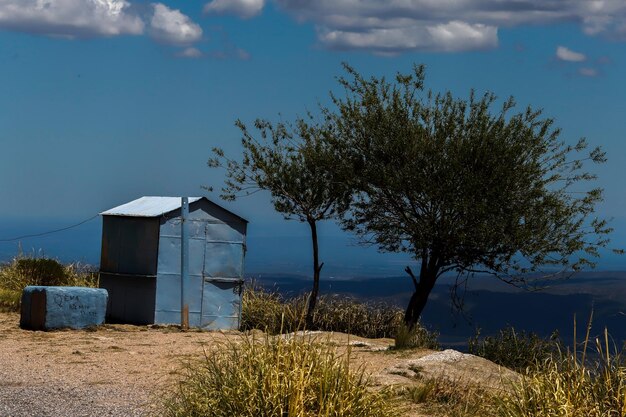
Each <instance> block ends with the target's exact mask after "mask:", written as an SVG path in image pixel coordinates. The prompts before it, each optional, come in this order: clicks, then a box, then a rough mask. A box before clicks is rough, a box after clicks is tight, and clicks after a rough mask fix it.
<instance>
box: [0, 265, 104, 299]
mask: <svg viewBox="0 0 626 417" xmlns="http://www.w3.org/2000/svg"><path fill="white" fill-rule="evenodd" d="M29 285H62V286H76V287H97V286H98V273H97V272H94V271H93V268H92V267H90V266H88V265H83V264H79V263H72V264H68V265H63V264H61V263H60V262H59V261H57V260H56V259H51V258H45V257H40V258H37V257H34V256H25V255H22V254H20V255H18V256H16V257H15V258H14V259H13V260H12V261H11V262H9V263H6V264H4V265H0V309H3V310H10V311H17V310H19V306H20V298H21V294H22V290H23V289H24V287H27V286H29Z"/></svg>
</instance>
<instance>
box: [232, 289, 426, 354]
mask: <svg viewBox="0 0 626 417" xmlns="http://www.w3.org/2000/svg"><path fill="white" fill-rule="evenodd" d="M306 304H307V295H302V296H299V297H293V298H289V299H286V298H284V297H282V296H281V295H280V294H278V293H277V292H271V291H266V290H264V289H262V288H260V287H258V286H256V285H250V286H248V287H246V288H245V290H244V293H243V300H242V314H241V329H242V330H250V329H260V330H264V331H266V332H268V333H270V334H278V333H280V332H293V331H295V330H298V329H302V328H304V325H305V320H304V318H305V314H306ZM403 316H404V315H403V312H402V310H400V309H399V308H396V307H393V306H389V305H387V304H384V303H371V302H361V301H358V300H356V299H353V298H349V297H340V296H337V295H324V296H321V297H320V298H319V299H318V302H317V306H316V309H315V313H314V316H313V325H312V326H311V327H309V328H307V330H322V331H333V332H342V333H349V334H353V335H356V336H361V337H367V338H382V337H389V338H394V337H396V335H397V334H398V333H399V332H402V331H403V329H404V324H403ZM411 337H413V339H412V341H413V342H416V344H415V345H414V346H411V347H431V348H433V347H435V346H436V339H437V334H435V333H431V332H429V331H428V330H426V329H425V328H423V327H422V326H419V325H418V326H416V327H415V331H414V332H413V333H412V334H411Z"/></svg>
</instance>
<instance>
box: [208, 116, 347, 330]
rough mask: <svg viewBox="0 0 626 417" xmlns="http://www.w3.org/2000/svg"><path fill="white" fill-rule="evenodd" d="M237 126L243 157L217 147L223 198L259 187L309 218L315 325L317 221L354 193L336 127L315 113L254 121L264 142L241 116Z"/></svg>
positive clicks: (287, 212)
mask: <svg viewBox="0 0 626 417" xmlns="http://www.w3.org/2000/svg"><path fill="white" fill-rule="evenodd" d="M236 125H237V126H238V127H239V128H240V129H241V132H242V134H243V137H242V140H241V144H242V147H243V158H242V159H241V161H236V160H233V159H229V158H227V157H226V156H225V154H224V152H223V150H221V149H218V148H215V149H213V152H214V158H212V159H210V160H209V166H210V167H224V168H225V169H226V182H225V186H224V187H223V188H222V198H224V199H226V200H234V199H236V198H237V197H240V196H244V195H250V194H252V193H254V192H256V191H260V190H266V191H269V192H270V194H271V199H272V204H273V205H274V208H275V209H276V211H278V212H280V213H282V214H283V216H284V217H285V219H287V220H292V219H297V220H299V221H301V222H306V223H307V224H308V225H309V227H310V230H311V241H312V250H313V287H312V290H311V293H310V296H309V299H308V304H307V314H306V324H307V326H309V327H310V326H311V324H312V320H313V312H314V310H315V304H316V301H317V296H318V293H319V280H320V272H321V270H322V267H323V266H324V264H323V263H320V260H319V247H318V236H317V223H318V222H319V221H321V220H326V219H331V218H334V217H336V216H337V215H338V214H339V213H341V212H342V211H343V210H344V209H345V207H346V203H347V201H348V197H349V195H350V192H349V190H348V189H347V188H346V186H345V184H344V183H343V182H342V181H340V180H339V179H340V177H341V178H343V176H344V175H345V174H343V173H342V171H341V169H340V167H341V166H342V164H341V163H340V162H341V161H340V160H339V159H338V157H339V155H338V154H337V153H336V149H335V148H333V147H331V146H329V144H330V141H329V140H328V139H327V136H328V135H331V134H333V129H332V126H330V125H326V124H322V125H319V124H316V123H315V122H314V121H313V118H312V117H311V116H309V118H308V119H307V120H304V119H302V118H298V119H297V120H296V122H295V124H294V125H293V126H292V125H289V124H285V123H277V124H272V123H271V122H269V121H266V120H257V121H256V122H255V123H254V126H255V128H256V130H257V131H258V132H259V134H260V138H261V140H260V141H258V140H257V139H255V138H254V137H253V135H252V134H251V133H250V131H249V129H248V128H247V127H246V125H245V124H244V123H242V122H241V121H239V120H238V121H237V122H236Z"/></svg>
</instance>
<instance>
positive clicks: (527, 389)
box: [498, 319, 626, 417]
mask: <svg viewBox="0 0 626 417" xmlns="http://www.w3.org/2000/svg"><path fill="white" fill-rule="evenodd" d="M574 325H575V323H574ZM590 329H591V319H590V320H589V325H588V327H587V334H586V337H585V340H584V341H583V348H582V351H580V352H577V351H576V349H574V351H573V352H572V353H570V352H563V351H561V352H560V354H559V356H558V357H556V356H553V357H550V358H548V359H546V360H545V361H544V362H543V363H540V364H539V366H538V367H537V369H536V370H529V371H528V372H527V373H526V375H525V376H524V378H522V380H521V382H520V383H519V384H517V385H516V386H515V387H514V388H515V389H514V390H513V391H512V393H511V394H510V395H507V396H504V397H503V398H501V399H500V400H499V407H498V415H499V416H501V417H522V416H531V415H532V416H536V417H619V416H626V365H625V362H624V358H623V356H622V353H621V351H619V350H618V349H617V348H616V347H615V346H614V345H613V346H612V345H611V343H610V341H609V335H608V332H607V330H606V329H605V331H604V337H603V338H602V339H601V338H596V339H595V341H593V340H590V337H589V333H590ZM590 342H591V343H590ZM590 345H594V347H595V349H593V348H592V351H591V353H588V347H589V346H590ZM574 346H576V343H574ZM590 356H593V357H590Z"/></svg>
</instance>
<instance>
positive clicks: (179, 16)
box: [150, 3, 202, 45]
mask: <svg viewBox="0 0 626 417" xmlns="http://www.w3.org/2000/svg"><path fill="white" fill-rule="evenodd" d="M152 6H153V8H154V14H153V15H152V19H151V20H150V33H151V35H152V37H154V38H155V39H157V40H159V41H161V42H166V43H172V44H183V45H184V44H190V43H193V42H196V41H198V40H200V38H202V28H201V27H200V26H199V25H198V24H196V23H194V22H193V21H192V20H191V19H190V18H189V16H187V15H185V14H183V13H181V12H180V10H174V9H170V8H169V7H167V6H166V5H164V4H162V3H155V4H153V5H152Z"/></svg>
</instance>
